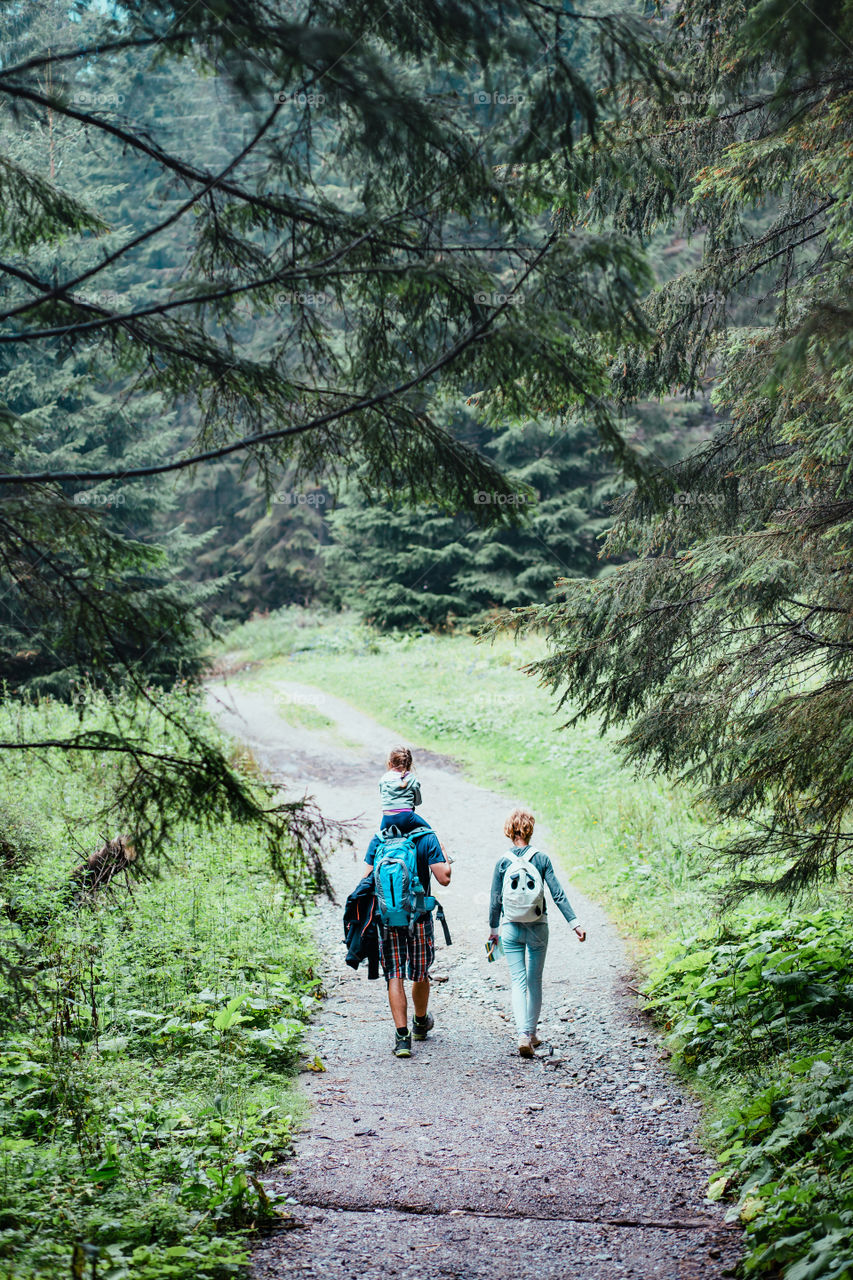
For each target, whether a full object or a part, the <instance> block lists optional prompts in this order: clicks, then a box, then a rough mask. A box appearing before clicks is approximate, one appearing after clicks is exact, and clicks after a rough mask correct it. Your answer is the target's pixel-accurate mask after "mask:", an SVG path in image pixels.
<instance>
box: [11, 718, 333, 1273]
mask: <svg viewBox="0 0 853 1280" xmlns="http://www.w3.org/2000/svg"><path fill="white" fill-rule="evenodd" d="M11 714H12V713H11V712H10V711H9V710H8V709H7V710H5V711H3V712H0V715H2V716H3V717H4V718H6V719H7V720H8V718H9V717H10V715H11ZM71 714H72V713H71V712H70V711H69V710H66V709H63V708H62V707H61V706H57V705H55V704H54V706H53V707H52V709H51V715H52V717H53V718H54V719H56V720H61V718H62V716H63V715H64V716H70V715H71ZM103 784H104V771H103V770H99V769H97V768H96V769H92V768H90V767H88V766H87V765H86V763H85V758H84V760H83V761H80V762H78V764H77V766H76V767H69V768H67V769H66V770H64V771H63V772H62V773H60V774H57V772H56V771H55V769H53V768H52V767H51V761H50V760H49V759H48V760H47V761H45V762H43V763H33V762H32V761H31V762H30V764H29V767H28V769H27V773H26V777H25V778H21V779H20V781H19V782H18V783H17V785H15V786H13V787H12V788H11V789H10V793H9V794H8V795H7V796H4V815H5V813H6V812H7V809H6V806H7V805H8V812H9V813H10V814H11V817H9V818H8V819H7V818H6V817H5V816H4V820H3V826H2V835H3V843H2V850H3V857H2V859H0V900H2V916H0V921H2V924H1V925H0V928H2V933H3V935H4V938H3V941H4V943H5V944H6V946H8V945H9V944H10V943H11V942H13V941H14V942H18V943H20V944H21V945H22V946H23V947H24V948H25V949H26V952H27V955H28V957H29V962H30V975H31V982H32V983H33V984H34V985H35V991H36V996H37V1000H36V1001H34V1000H33V999H32V997H31V996H28V995H27V994H26V993H25V992H24V993H21V992H20V991H16V990H9V989H6V990H4V991H3V996H4V1000H3V1010H4V1016H3V1019H2V1023H0V1066H2V1071H0V1080H2V1085H0V1148H2V1155H0V1187H2V1200H3V1208H2V1213H0V1275H4V1276H5V1275H7V1274H8V1275H10V1276H14V1277H16V1278H18V1280H30V1278H31V1277H38V1278H39V1280H41V1278H42V1277H43V1278H44V1280H47V1277H51V1278H52V1277H54V1276H56V1275H58V1274H67V1273H69V1272H70V1271H71V1269H72V1256H73V1260H74V1266H75V1267H76V1266H78V1265H81V1259H82V1260H83V1262H84V1263H85V1272H81V1274H86V1275H88V1274H90V1269H91V1268H92V1267H93V1266H95V1267H96V1273H97V1275H98V1276H99V1277H101V1278H102V1280H120V1277H122V1276H125V1275H132V1276H134V1277H140V1278H143V1280H166V1278H167V1277H174V1278H176V1280H177V1278H185V1280H191V1278H193V1277H196V1276H199V1277H204V1278H205V1280H207V1278H208V1277H209V1278H210V1280H221V1278H222V1277H225V1276H229V1275H237V1274H243V1273H244V1269H245V1263H246V1257H247V1253H246V1235H245V1232H246V1229H247V1228H248V1227H251V1226H253V1225H256V1224H257V1223H259V1222H262V1221H270V1220H274V1219H275V1217H276V1215H277V1214H279V1213H280V1212H282V1211H283V1210H282V1207H281V1205H278V1204H275V1203H271V1201H270V1199H269V1198H268V1196H267V1195H266V1192H265V1191H264V1189H263V1187H262V1185H261V1183H260V1182H259V1180H258V1176H257V1175H258V1171H259V1169H261V1168H262V1166H263V1165H264V1164H266V1163H268V1162H271V1161H273V1160H281V1159H282V1158H283V1157H284V1155H285V1154H286V1153H287V1151H288V1149H289V1143H290V1138H291V1134H292V1129H293V1117H294V1114H296V1111H297V1109H298V1107H299V1106H300V1103H299V1101H298V1099H297V1098H296V1097H295V1096H294V1095H293V1093H292V1090H291V1083H290V1081H291V1076H292V1072H293V1070H294V1068H295V1066H296V1063H297V1061H298V1057H299V1054H300V1051H301V1050H302V1047H303V1039H304V1035H305V1024H306V1021H307V1019H308V1017H309V1016H310V1015H311V1013H312V1012H313V1011H314V1010H315V1009H316V1008H317V998H318V996H319V995H320V994H321V993H320V989H319V986H318V982H317V979H316V978H315V977H314V975H313V969H312V964H313V959H314V956H313V950H312V948H311V946H310V944H309V942H308V939H307V934H306V932H305V930H304V926H303V925H302V923H301V920H300V917H299V915H298V914H297V913H296V912H295V909H294V906H293V904H292V901H291V899H290V897H289V895H288V894H287V893H286V892H285V891H284V890H283V889H282V887H281V885H280V882H278V881H276V880H275V878H274V877H273V876H272V875H271V873H270V871H269V868H268V865H267V864H266V861H265V856H264V851H263V849H262V848H261V847H259V846H258V844H257V843H256V842H255V841H254V840H253V839H252V838H251V837H249V836H247V834H246V832H245V831H244V830H241V829H240V828H239V827H236V826H231V825H229V824H227V823H226V824H221V825H219V826H217V828H216V829H214V830H213V831H211V830H209V829H208V830H206V829H205V828H203V827H201V826H198V825H193V824H191V823H184V824H182V825H181V826H180V828H179V829H177V830H175V831H174V832H173V835H172V838H171V839H170V840H169V842H168V844H167V845H166V846H165V847H164V851H163V853H164V857H163V862H162V865H161V874H160V876H159V877H158V878H156V879H150V878H149V879H145V880H141V881H140V880H138V879H135V880H134V882H133V884H132V887H130V886H128V885H126V884H125V883H124V881H123V880H122V878H120V877H119V878H117V879H115V880H114V881H113V882H112V883H111V886H110V887H109V888H107V889H103V890H101V891H100V892H99V893H98V894H97V895H95V896H94V897H91V896H90V895H84V896H82V897H81V895H80V894H79V893H78V892H76V891H75V889H74V886H73V884H72V882H71V881H70V880H69V872H70V870H71V867H72V866H73V863H71V864H69V859H68V849H69V845H70V847H71V848H76V849H77V850H79V855H78V856H83V855H85V854H87V853H89V852H91V851H93V850H94V849H95V848H97V847H98V845H99V844H100V842H101V838H102V837H101V834H100V833H101V830H102V828H100V825H99V823H98V822H97V821H93V819H92V816H91V814H92V812H93V810H94V809H95V807H96V805H97V802H98V791H99V788H100V787H101V786H103ZM26 815H34V817H33V818H32V819H31V820H30V821H29V822H27V820H26ZM22 833H24V834H25V835H26V836H27V838H26V840H25V841H23V842H21V841H20V836H21V834H22ZM7 848H9V849H11V850H12V851H13V852H14V853H15V854H17V855H18V856H16V857H14V858H13V857H10V856H6V849H7ZM74 1274H76V1271H75V1272H74Z"/></svg>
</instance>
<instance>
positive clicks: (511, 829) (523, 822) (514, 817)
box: [504, 809, 536, 844]
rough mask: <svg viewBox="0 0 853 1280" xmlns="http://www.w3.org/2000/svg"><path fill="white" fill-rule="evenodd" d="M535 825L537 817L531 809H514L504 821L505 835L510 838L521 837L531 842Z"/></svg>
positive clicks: (526, 841)
mask: <svg viewBox="0 0 853 1280" xmlns="http://www.w3.org/2000/svg"><path fill="white" fill-rule="evenodd" d="M535 825H536V819H535V818H534V816H533V814H532V813H531V812H530V810H529V809H513V811H512V813H511V814H510V815H509V817H508V818H507V820H506V822H505V823H504V835H505V836H508V837H509V839H510V840H517V839H519V838H521V839H522V840H524V841H525V843H527V844H529V843H530V837H531V836H532V835H533V828H534V827H535Z"/></svg>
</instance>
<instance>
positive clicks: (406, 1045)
mask: <svg viewBox="0 0 853 1280" xmlns="http://www.w3.org/2000/svg"><path fill="white" fill-rule="evenodd" d="M411 1056H412V1037H411V1036H410V1035H409V1032H408V1031H395V1032H394V1057H395V1058H411Z"/></svg>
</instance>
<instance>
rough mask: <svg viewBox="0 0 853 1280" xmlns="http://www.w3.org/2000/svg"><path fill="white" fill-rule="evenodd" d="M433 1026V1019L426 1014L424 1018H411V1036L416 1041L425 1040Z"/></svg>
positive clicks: (429, 1014) (430, 1015)
mask: <svg viewBox="0 0 853 1280" xmlns="http://www.w3.org/2000/svg"><path fill="white" fill-rule="evenodd" d="M434 1026H435V1018H434V1017H433V1016H432V1014H431V1013H428V1014H427V1016H426V1017H425V1018H412V1035H413V1036H414V1038H415V1039H416V1040H426V1038H427V1035H428V1034H429V1032H430V1031H432V1029H433V1027H434Z"/></svg>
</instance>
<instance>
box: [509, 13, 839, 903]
mask: <svg viewBox="0 0 853 1280" xmlns="http://www.w3.org/2000/svg"><path fill="white" fill-rule="evenodd" d="M661 35H662V40H661V51H662V55H663V56H664V57H665V59H666V62H667V64H668V66H669V67H670V68H671V72H672V75H673V77H674V78H675V77H678V79H679V81H680V83H679V84H678V91H677V94H676V95H675V96H674V97H673V98H672V99H671V100H670V101H669V102H667V101H666V100H663V101H662V100H661V99H660V97H659V96H658V95H656V94H643V95H641V96H640V98H639V99H635V101H634V104H633V105H634V110H633V111H632V114H631V115H630V117H626V119H625V120H624V121H623V122H622V123H620V125H619V126H618V127H617V128H616V129H615V130H614V131H613V133H612V135H611V138H610V145H609V146H600V147H594V146H590V147H585V148H583V149H582V150H579V151H578V152H576V154H575V156H574V157H573V159H572V161H571V163H570V165H569V171H568V173H569V177H568V181H567V186H566V192H565V197H564V200H563V202H562V207H563V211H564V212H563V217H564V226H565V230H566V234H575V230H574V229H575V228H576V227H577V226H578V225H579V224H580V223H581V222H583V223H589V224H590V225H595V224H596V222H601V223H606V224H607V225H612V226H614V227H616V228H617V229H620V230H622V231H623V232H625V233H630V234H636V235H638V236H648V235H650V234H652V233H653V232H654V231H655V230H656V229H659V228H662V229H671V228H672V227H673V226H678V227H679V228H680V230H681V231H682V232H683V234H684V235H685V236H692V237H693V238H694V240H695V241H696V242H697V243H698V245H699V246H700V248H701V259H700V260H699V261H698V263H697V264H696V265H695V266H693V267H692V268H691V269H690V270H688V271H685V272H682V273H681V274H679V275H676V276H674V277H673V278H672V279H670V280H669V281H668V282H667V283H666V284H664V285H663V286H662V287H660V288H658V289H656V290H655V291H653V292H652V293H651V294H650V295H649V297H648V298H647V300H646V304H645V312H646V315H647V317H648V322H649V327H650V330H651V333H652V339H651V341H650V342H648V343H647V344H645V345H637V344H627V345H626V346H625V347H624V348H622V349H621V350H618V349H612V363H611V382H612V392H613V394H614V395H615V396H617V397H619V398H620V399H621V400H622V401H623V402H624V403H626V404H628V405H630V404H631V403H632V402H633V401H634V400H636V399H637V398H638V397H651V396H655V395H664V394H667V393H669V392H672V391H673V390H676V391H679V392H681V393H682V394H684V393H686V394H688V395H689V394H692V393H695V392H696V391H698V390H701V389H703V388H704V387H705V386H707V385H708V379H709V378H710V379H711V380H712V382H713V386H714V399H715V402H716V405H717V407H718V409H719V411H720V413H721V414H722V415H724V422H723V425H722V426H721V427H720V428H719V430H718V431H717V433H716V434H715V436H714V437H713V439H712V440H711V441H710V443H709V444H707V446H705V447H704V448H701V449H699V450H698V451H696V452H694V453H693V454H692V455H691V456H689V457H688V458H687V459H685V460H684V461H682V462H681V463H680V464H679V465H677V466H675V467H674V468H671V469H668V470H663V471H660V470H658V471H655V470H654V469H651V468H650V469H649V470H648V472H647V475H646V476H645V477H644V480H643V483H642V484H641V485H640V486H639V487H638V488H637V490H636V491H634V492H633V493H632V494H631V496H630V497H629V498H628V499H627V500H626V501H625V503H624V504H623V506H622V509H621V512H620V516H619V520H618V522H617V524H616V527H615V529H614V531H613V533H612V535H611V538H610V543H609V545H610V548H611V549H613V550H615V551H623V550H625V549H628V550H631V551H632V552H634V553H636V554H637V557H638V558H637V559H636V560H635V561H634V562H633V563H630V564H627V565H625V566H624V567H623V568H621V569H619V570H618V572H616V573H614V574H612V575H610V576H609V577H607V578H606V579H601V580H598V581H592V582H590V581H586V582H573V583H568V584H566V586H565V588H564V590H563V592H562V595H561V598H560V600H559V601H558V602H557V603H553V604H543V605H541V606H537V607H533V608H531V609H529V610H525V611H521V612H519V613H518V614H516V615H514V616H512V617H509V618H506V619H505V620H504V625H507V626H516V627H521V628H525V627H537V628H542V629H544V631H545V632H546V634H547V636H548V639H549V643H550V648H551V653H550V656H549V657H548V658H547V659H546V660H545V661H543V662H542V663H539V664H537V665H536V667H535V672H536V674H538V676H539V677H540V679H542V680H543V681H544V682H546V683H547V684H549V685H550V686H551V687H553V688H554V689H555V690H556V691H558V692H559V694H560V696H561V698H563V699H568V700H569V702H570V704H571V705H572V706H573V707H574V708H575V709H577V710H578V712H579V714H581V715H586V714H591V713H596V714H598V715H600V716H601V718H602V722H603V723H604V724H605V725H608V724H617V725H621V726H624V727H627V730H628V732H627V736H626V737H625V739H624V743H625V749H626V752H627V755H628V758H629V759H631V760H632V761H634V762H635V763H637V764H638V765H639V766H640V767H643V768H648V769H656V770H661V771H663V772H665V773H669V774H672V775H676V776H682V777H687V778H690V779H695V780H698V781H701V782H702V783H704V784H705V787H706V794H707V796H708V798H709V800H710V802H711V803H712V805H713V806H714V807H715V809H716V812H717V813H718V814H719V816H720V818H721V819H723V820H724V821H725V823H726V827H727V829H728V830H729V831H731V830H734V832H735V834H734V836H733V837H731V838H730V839H728V840H727V841H725V842H723V850H724V853H725V855H726V856H727V857H728V859H729V860H730V862H731V865H732V869H733V877H732V893H733V895H735V896H737V895H738V894H742V893H745V892H748V891H749V890H751V889H752V888H754V887H756V886H759V885H767V886H769V887H771V888H774V889H777V890H779V891H783V892H785V893H794V892H796V891H797V890H799V889H801V888H802V887H803V886H805V885H809V884H812V883H814V882H815V881H817V880H819V879H820V878H822V877H824V876H832V875H834V874H836V872H837V870H838V868H839V866H840V865H843V866H847V867H849V866H850V854H851V851H853V849H852V848H851V846H853V831H851V817H853V783H851V778H853V731H851V723H853V721H851V715H850V707H851V697H853V630H852V629H851V618H853V595H851V586H850V583H851V574H850V529H851V526H850V520H851V512H853V489H851V468H850V459H851V457H853V412H851V410H853V381H851V368H853V365H851V355H852V354H853V351H851V347H853V338H851V317H853V307H851V297H850V281H851V251H853V219H851V208H850V202H851V191H853V56H851V48H853V11H851V8H850V6H849V4H844V3H832V2H829V0H827V2H825V3H820V4H817V5H816V6H806V5H794V6H792V7H789V6H787V5H786V4H783V3H781V0H761V2H760V3H752V4H743V3H733V2H731V0H725V2H724V3H717V2H716V0H715V2H714V3H713V4H712V3H708V2H707V0H685V2H684V3H682V4H680V5H679V6H678V8H677V11H676V12H674V13H673V14H672V15H670V16H668V18H667V20H666V21H665V22H664V23H663V24H662V27H661Z"/></svg>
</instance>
